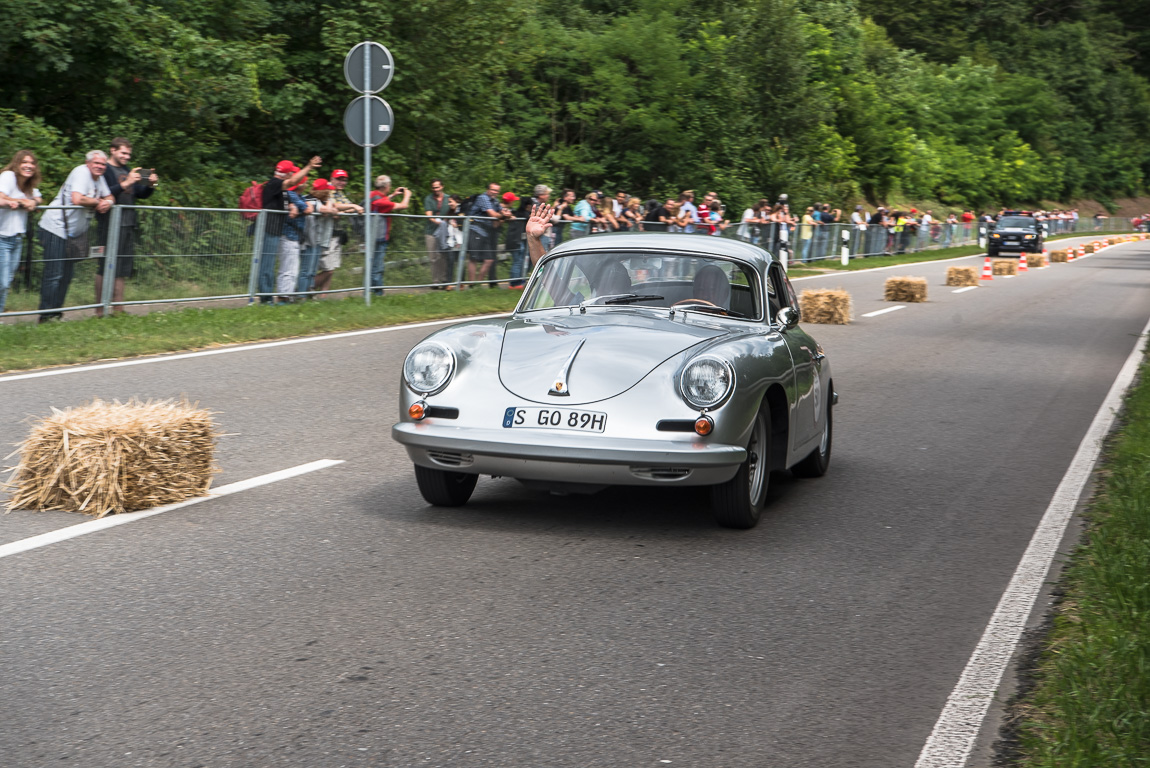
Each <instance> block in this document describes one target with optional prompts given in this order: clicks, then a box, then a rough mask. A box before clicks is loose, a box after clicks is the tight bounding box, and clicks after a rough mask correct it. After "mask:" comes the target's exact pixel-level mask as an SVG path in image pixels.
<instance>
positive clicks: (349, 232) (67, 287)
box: [5, 206, 1130, 320]
mask: <svg viewBox="0 0 1150 768" xmlns="http://www.w3.org/2000/svg"><path fill="white" fill-rule="evenodd" d="M50 210H57V211H59V210H68V211H73V212H75V211H80V212H81V213H82V216H81V217H80V219H79V220H80V221H81V222H82V226H81V227H79V228H77V229H73V230H72V231H70V232H68V233H67V234H68V237H67V238H62V237H49V236H46V235H45V233H44V232H43V230H41V229H40V228H39V227H38V224H39V222H40V220H41V217H42V216H43V215H44V213H45V212H46V211H50ZM88 214H89V211H88V210H87V209H80V208H78V207H77V206H62V207H57V208H53V207H50V206H45V207H42V208H39V209H37V210H36V211H35V212H33V213H32V214H31V215H30V216H29V222H28V225H29V226H28V232H27V234H26V236H25V238H24V239H23V241H22V246H23V248H22V251H23V253H22V259H21V262H20V264H19V267H18V270H17V273H16V275H15V277H14V280H13V282H12V285H11V288H10V290H9V293H8V299H7V313H6V315H5V316H8V317H12V316H21V315H24V316H37V315H39V316H40V319H41V320H45V319H52V318H58V317H60V316H61V315H62V314H63V313H65V312H73V311H76V310H88V311H90V312H94V313H95V314H97V315H107V314H111V313H114V312H121V311H124V310H125V309H126V308H128V307H131V306H135V305H155V304H164V305H172V304H180V303H189V302H194V303H197V304H200V305H203V304H206V303H215V304H221V303H222V304H224V305H231V306H234V305H237V304H243V303H248V304H254V303H257V302H259V303H262V304H277V303H291V302H295V301H303V300H307V299H314V298H317V297H321V296H324V295H353V294H355V295H362V296H363V297H364V301H365V302H367V303H370V302H371V300H372V298H373V297H377V296H381V295H382V294H383V293H384V292H385V291H388V292H391V291H410V290H427V289H432V290H435V289H439V290H443V289H462V288H465V287H482V286H491V287H499V286H504V287H512V288H518V287H522V285H523V283H524V282H525V281H526V278H527V277H528V276H529V274H530V272H531V269H532V265H531V264H530V263H529V261H528V259H527V253H526V250H527V249H526V244H525V242H524V240H523V239H522V238H521V237H520V235H521V234H522V229H523V226H524V220H522V219H514V220H511V221H508V222H504V223H503V224H502V225H501V226H499V227H494V228H493V227H491V226H490V222H489V221H487V220H486V219H481V218H478V217H470V216H454V217H442V218H441V219H439V220H440V221H443V222H445V226H444V227H440V226H438V225H435V224H433V222H432V221H431V220H429V219H428V218H427V217H426V216H422V215H416V214H388V215H380V214H372V215H371V217H370V219H371V220H370V222H368V221H366V219H365V217H364V216H362V215H351V214H348V215H340V216H335V217H328V216H306V217H302V218H300V217H296V218H294V219H293V218H292V217H291V216H290V215H289V214H288V213H286V212H284V211H253V210H248V209H242V210H241V209H234V208H177V207H162V206H113V207H112V209H111V210H110V211H109V213H108V214H106V215H102V216H89V215H88ZM72 215H75V213H73V214H72ZM368 223H370V227H368V226H367V224H368ZM575 224H576V223H575V222H571V221H561V222H557V223H556V225H555V226H554V227H553V228H552V229H551V230H550V232H549V234H548V235H547V237H546V238H545V245H546V246H547V247H548V248H549V247H552V246H554V245H558V244H560V243H561V242H563V241H564V240H567V239H572V238H573V237H582V236H590V237H595V236H597V234H598V233H597V232H596V231H595V229H596V227H595V226H591V227H590V228H589V232H588V233H586V234H583V233H578V232H576V231H575V230H574V229H573V228H572V227H573V226H575ZM1049 224H1050V225H1051V226H1050V227H1048V229H1049V230H1050V231H1051V232H1058V233H1063V232H1074V231H1091V232H1093V231H1097V230H1099V229H1106V230H1122V229H1129V228H1130V221H1129V220H1127V219H1104V220H1079V221H1078V222H1076V223H1075V222H1067V221H1055V222H1049ZM985 226H986V225H985V224H984V223H981V222H970V223H967V224H946V223H945V222H943V223H938V222H935V223H933V224H932V225H931V226H929V227H928V226H922V227H919V229H918V231H917V232H910V231H909V230H904V231H903V232H899V233H896V232H894V231H892V230H890V229H888V228H885V227H881V226H870V225H866V226H856V225H853V224H845V223H844V224H828V225H819V226H811V225H795V226H792V225H789V224H784V223H780V222H767V223H761V224H758V225H754V226H750V225H747V226H742V225H740V224H738V223H733V224H732V225H731V226H727V227H725V228H721V229H720V228H716V229H715V231H714V233H713V235H712V234H708V233H704V232H702V231H701V230H700V231H697V232H695V233H693V234H692V233H686V232H682V233H681V234H683V236H694V237H706V236H718V237H725V238H732V239H737V240H741V241H744V242H751V243H753V244H757V245H760V246H762V247H764V248H765V249H766V250H767V251H769V252H770V253H771V254H772V255H773V257H774V258H775V259H777V260H779V261H782V262H783V263H784V264H788V263H793V264H799V263H805V264H810V265H817V264H818V263H819V262H820V261H823V260H826V259H831V258H834V259H836V260H837V259H840V258H846V259H847V260H848V261H849V259H857V258H866V257H869V256H878V255H883V254H891V253H904V252H916V251H926V250H932V249H937V248H944V247H948V246H956V245H965V244H972V243H975V242H978V241H979V239H980V238H982V239H984V238H985V235H986V232H985ZM632 227H633V228H634V229H639V230H641V231H645V232H647V231H657V230H665V229H667V226H666V225H663V224H658V223H651V222H639V223H633V224H632ZM78 230H79V231H78ZM365 230H370V232H372V233H376V235H379V236H372V235H367V236H366V237H365ZM110 232H115V233H118V236H117V237H109V233H110ZM368 238H370V239H371V242H370V243H368V242H365V241H366V240H367V239H368Z"/></svg>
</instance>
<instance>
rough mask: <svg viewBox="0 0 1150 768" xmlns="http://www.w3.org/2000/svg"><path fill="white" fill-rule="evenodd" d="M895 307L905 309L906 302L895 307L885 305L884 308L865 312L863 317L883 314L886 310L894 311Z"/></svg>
mask: <svg viewBox="0 0 1150 768" xmlns="http://www.w3.org/2000/svg"><path fill="white" fill-rule="evenodd" d="M897 309H906V304H899V305H898V306H897V307H887V308H886V309H876V310H875V311H874V312H867V313H866V314H865V315H863V317H875V316H876V315H885V314H886V313H887V312H894V311H895V310H897Z"/></svg>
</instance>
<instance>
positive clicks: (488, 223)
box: [467, 182, 504, 283]
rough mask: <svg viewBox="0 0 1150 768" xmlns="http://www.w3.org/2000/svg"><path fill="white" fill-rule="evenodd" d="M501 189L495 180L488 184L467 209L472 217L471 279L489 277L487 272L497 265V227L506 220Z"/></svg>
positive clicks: (470, 239)
mask: <svg viewBox="0 0 1150 768" xmlns="http://www.w3.org/2000/svg"><path fill="white" fill-rule="evenodd" d="M500 189H502V188H501V187H500V186H499V185H498V184H496V183H495V182H492V183H490V184H488V185H487V190H486V191H485V192H484V193H483V194H481V195H477V196H476V198H475V200H474V201H473V202H472V203H471V208H470V210H468V211H467V214H468V215H469V216H471V217H472V219H471V228H470V229H471V231H470V233H469V234H468V236H467V237H468V239H467V280H468V282H472V283H474V282H476V281H477V280H488V279H490V277H489V275H488V272H489V271H490V270H491V268H492V267H493V266H494V265H495V252H496V248H497V247H498V243H499V230H498V229H497V227H498V226H499V225H500V224H502V223H503V218H504V217H503V206H502V205H501V204H500V202H499V190H500ZM476 265H478V267H477V266H476ZM477 270H478V275H476V271H477Z"/></svg>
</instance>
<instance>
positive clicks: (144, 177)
mask: <svg viewBox="0 0 1150 768" xmlns="http://www.w3.org/2000/svg"><path fill="white" fill-rule="evenodd" d="M155 172H156V169H155V168H141V169H140V181H142V182H144V183H145V184H151V183H152V174H153V173H155Z"/></svg>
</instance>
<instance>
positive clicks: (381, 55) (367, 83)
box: [343, 42, 395, 93]
mask: <svg viewBox="0 0 1150 768" xmlns="http://www.w3.org/2000/svg"><path fill="white" fill-rule="evenodd" d="M369 50H370V51H371V71H370V73H369V75H368V76H367V77H366V78H365V77H364V72H363V60H364V58H365V56H366V55H367V52H368V51H369ZM394 74H395V59H393V58H392V57H391V51H389V50H387V49H386V48H384V47H383V46H382V45H380V44H379V43H371V42H368V43H360V44H359V45H357V46H355V47H354V48H352V49H351V50H350V51H348V54H347V57H346V58H345V59H344V60H343V76H344V77H345V78H346V79H347V84H348V85H350V86H351V87H352V89H353V90H356V91H359V92H360V93H379V92H380V91H382V90H383V89H384V88H386V87H387V86H388V85H390V84H391V77H392V75H394Z"/></svg>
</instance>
